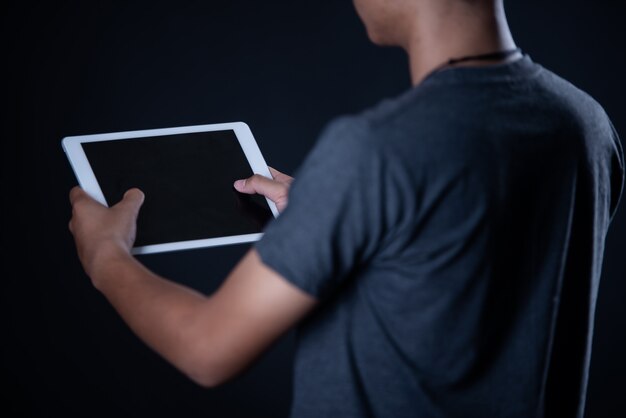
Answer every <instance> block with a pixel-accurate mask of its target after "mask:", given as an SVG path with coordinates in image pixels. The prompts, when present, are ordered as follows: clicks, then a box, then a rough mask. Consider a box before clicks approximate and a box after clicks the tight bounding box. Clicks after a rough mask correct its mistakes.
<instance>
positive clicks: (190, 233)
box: [82, 130, 272, 247]
mask: <svg viewBox="0 0 626 418" xmlns="http://www.w3.org/2000/svg"><path fill="white" fill-rule="evenodd" d="M82 146H83V149H84V151H85V154H86V155H87V159H88V160H89V163H90V164H91V167H92V168H93V171H94V174H95V176H96V179H97V180H98V183H99V185H100V188H101V189H102V192H103V194H104V197H105V199H106V201H107V203H108V204H109V206H112V205H114V204H115V203H117V202H118V201H119V200H120V199H121V198H122V196H123V194H124V192H125V191H126V190H128V189H129V188H131V187H138V188H140V189H141V190H142V191H143V192H144V193H145V195H146V199H145V201H144V204H143V206H142V208H141V211H140V213H139V218H138V220H137V239H136V241H135V246H137V247H141V246H144V245H151V244H164V243H168V242H174V241H187V240H195V239H205V238H216V237H223V236H232V235H241V234H250V233H258V232H261V231H262V230H263V227H264V226H265V224H266V222H267V221H268V220H269V219H271V218H272V212H271V210H270V208H269V206H268V204H267V202H266V200H265V198H264V197H263V196H259V195H246V194H242V193H239V192H237V191H236V190H235V189H234V188H233V182H234V181H235V180H237V179H240V178H246V177H249V176H251V175H252V174H253V172H252V169H251V168H250V165H249V164H248V161H247V160H246V157H245V155H244V153H243V150H242V149H241V146H240V145H239V141H238V140H237V137H236V136H235V132H234V131H232V130H225V131H214V132H199V133H186V134H177V135H166V136H157V137H149V138H133V139H120V140H115V141H99V142H86V143H83V144H82Z"/></svg>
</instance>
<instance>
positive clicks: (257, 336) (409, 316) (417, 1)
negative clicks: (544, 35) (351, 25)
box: [70, 0, 624, 418]
mask: <svg viewBox="0 0 626 418" xmlns="http://www.w3.org/2000/svg"><path fill="white" fill-rule="evenodd" d="M355 5H356V9H357V12H358V14H359V15H360V17H361V18H362V20H363V22H364V23H365V26H366V28H367V32H368V35H369V37H370V38H371V40H372V41H373V42H375V43H376V44H380V45H395V46H400V47H402V48H404V49H405V50H406V52H407V53H408V56H409V62H410V71H411V78H412V83H413V87H412V88H411V89H410V90H408V91H407V92H405V93H404V94H402V95H400V96H399V97H396V98H394V99H391V100H387V101H385V102H383V103H381V104H380V105H379V106H377V107H375V108H373V109H370V110H367V111H365V112H363V113H361V114H358V115H352V116H346V117H342V118H339V119H337V120H336V121H334V122H333V123H331V124H330V125H329V126H328V127H327V128H326V130H325V131H324V133H323V134H322V136H321V138H320V139H319V141H318V143H317V144H316V146H315V148H314V149H313V151H312V152H311V154H310V155H309V156H308V157H307V159H306V161H305V162H304V164H303V165H302V166H301V167H300V169H299V172H298V174H297V175H296V179H295V180H293V179H292V178H291V177H289V176H287V175H284V174H282V173H280V172H278V171H276V170H273V171H272V175H273V177H274V179H273V180H272V179H266V178H263V177H259V176H253V177H251V178H249V179H240V180H238V181H237V182H235V187H236V188H237V190H239V191H240V192H244V193H261V194H264V195H266V196H268V197H269V198H270V199H272V200H274V201H275V202H276V203H277V204H278V207H279V210H280V211H281V215H280V216H279V217H278V219H276V220H275V221H273V222H272V223H271V224H270V225H269V226H268V227H267V228H266V231H265V235H264V237H263V238H262V239H261V241H259V242H258V243H256V245H255V246H254V247H253V248H251V249H250V251H249V252H248V253H247V254H246V256H245V257H244V258H243V259H242V260H241V262H240V263H239V264H238V265H237V266H236V267H235V268H234V270H233V271H232V272H231V273H230V274H229V276H228V277H227V278H226V280H225V282H224V284H223V285H222V286H221V288H220V289H219V290H218V291H217V292H216V293H215V294H213V295H210V296H208V297H206V296H204V295H201V294H199V293H196V292H194V291H192V290H190V289H188V288H185V287H183V286H181V285H178V284H175V283H173V282H171V281H168V280H166V279H164V278H161V277H158V276H156V275H155V274H153V273H152V272H150V271H149V270H147V269H146V268H145V267H144V266H142V265H141V264H140V263H139V262H138V261H136V260H135V259H134V258H133V257H132V256H131V255H130V253H129V249H130V248H131V246H132V243H133V239H134V231H135V220H136V217H137V216H138V214H139V209H140V206H141V203H142V201H143V194H142V193H141V192H140V191H138V190H136V189H133V190H129V191H128V192H127V193H126V195H125V196H124V198H123V200H122V201H121V202H119V203H118V204H117V205H115V206H113V207H112V208H110V209H109V208H105V207H103V206H101V205H100V204H98V203H96V202H95V201H94V200H92V199H91V198H89V197H88V196H87V195H86V194H85V193H84V192H83V191H82V190H81V189H79V188H74V189H73V190H72V191H71V193H70V199H71V202H72V205H73V217H72V220H71V221H70V230H71V231H72V233H73V234H74V237H75V240H76V246H77V250H78V254H79V257H80V260H81V262H82V264H83V266H84V268H85V271H86V272H87V274H88V275H89V276H90V277H91V279H92V281H93V284H94V285H95V286H96V287H97V288H98V289H99V290H100V291H101V292H102V293H103V294H104V295H105V296H106V297H107V298H108V300H109V301H110V302H111V304H112V305H113V307H114V308H115V309H116V310H117V311H118V312H119V313H120V315H121V316H122V318H123V319H124V320H125V321H126V322H127V323H128V325H129V326H130V327H131V328H132V329H133V330H134V332H135V333H136V334H137V335H138V336H139V337H140V338H141V339H142V340H144V341H145V342H146V343H147V344H148V345H149V346H150V347H152V348H153V349H154V350H156V351H157V352H159V353H160V354H161V355H162V356H163V357H164V358H165V359H167V360H168V361H170V362H171V363H172V364H174V365H175V366H176V367H178V368H179V369H180V370H181V371H182V372H184V373H186V374H187V375H188V376H189V377H190V378H192V379H193V380H195V381H196V382H198V383H199V384H201V385H204V386H207V387H211V386H215V385H218V384H220V383H222V382H224V381H225V380H227V379H229V378H230V377H232V376H234V375H235V374H237V373H238V372H239V371H241V370H242V369H243V368H245V367H246V366H247V365H249V364H250V363H251V362H252V361H253V360H254V359H255V357H257V356H258V355H259V353H261V352H262V351H263V350H265V349H266V348H267V347H268V346H269V345H270V344H272V342H273V341H275V340H276V338H278V337H279V336H280V335H281V334H283V333H284V332H286V331H287V330H289V329H290V328H291V327H293V326H296V325H298V347H297V352H296V357H295V372H294V373H295V376H294V400H293V406H292V415H293V416H294V417H360V416H376V417H396V418H397V417H404V416H424V417H432V416H437V417H456V416H462V417H474V416H475V417H496V416H497V417H500V416H502V417H504V416H506V417H531V416H533V417H534V416H559V417H567V416H581V415H582V414H583V411H584V399H585V393H586V382H587V374H588V369H589V358H590V353H591V340H592V329H593V314H594V309H595V300H596V295H597V291H598V281H599V278H600V271H601V264H602V254H603V250H604V238H605V235H606V232H607V229H608V227H609V223H610V221H611V219H612V217H613V215H614V213H615V211H616V208H617V205H618V201H619V198H620V195H621V191H622V187H623V181H624V157H623V151H622V149H621V145H620V142H619V139H618V137H617V134H616V133H615V131H614V130H613V128H612V125H611V123H610V121H609V119H608V117H607V116H606V114H605V113H604V111H603V110H602V108H601V106H600V105H599V104H598V103H596V102H595V101H594V100H593V99H592V98H590V97H589V96H588V95H586V94H585V93H584V92H582V91H580V90H578V89H577V88H575V87H573V86H572V85H571V84H569V83H567V82H566V81H564V80H563V79H561V78H559V77H558V76H556V75H555V74H553V73H551V72H550V71H548V70H546V69H544V68H543V67H541V66H540V65H538V64H536V63H534V62H533V61H532V60H531V59H530V57H529V56H527V55H524V54H522V53H521V52H520V50H519V49H517V48H516V45H515V43H514V41H513V38H512V36H511V34H510V31H509V28H508V25H507V22H506V18H505V13H504V9H503V4H502V1H501V0H357V1H355ZM233 180H235V179H233ZM292 180H293V183H292ZM148 198H149V197H148ZM139 216H141V215H140V214H139ZM304 318H306V321H303V319H304Z"/></svg>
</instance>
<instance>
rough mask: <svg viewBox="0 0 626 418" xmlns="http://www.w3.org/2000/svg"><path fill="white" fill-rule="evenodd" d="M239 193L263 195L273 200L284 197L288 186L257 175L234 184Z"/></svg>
mask: <svg viewBox="0 0 626 418" xmlns="http://www.w3.org/2000/svg"><path fill="white" fill-rule="evenodd" d="M234 187H235V189H236V190H237V191H239V192H242V193H247V194H254V193H258V194H262V195H263V196H266V197H269V198H270V199H271V200H274V199H277V198H279V197H280V196H282V195H283V194H284V193H285V191H286V186H285V185H284V184H282V183H280V182H278V181H276V180H272V179H268V178H267V177H264V176H262V175H260V174H255V175H253V176H251V177H248V178H247V179H243V180H237V181H236V182H235V184H234Z"/></svg>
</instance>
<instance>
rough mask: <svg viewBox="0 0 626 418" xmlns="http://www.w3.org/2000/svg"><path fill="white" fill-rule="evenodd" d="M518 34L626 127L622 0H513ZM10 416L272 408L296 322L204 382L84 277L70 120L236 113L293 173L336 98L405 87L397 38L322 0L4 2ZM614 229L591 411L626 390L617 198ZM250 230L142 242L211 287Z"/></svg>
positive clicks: (355, 107) (231, 413)
mask: <svg viewBox="0 0 626 418" xmlns="http://www.w3.org/2000/svg"><path fill="white" fill-rule="evenodd" d="M505 3H506V5H507V10H508V16H509V21H510V24H511V28H512V31H513V34H514V37H515V39H516V41H517V43H518V44H519V45H520V46H521V47H522V48H523V49H524V50H525V51H526V52H527V53H529V54H531V56H532V58H533V59H534V60H536V61H538V62H540V63H541V64H543V65H544V66H545V67H547V68H549V69H551V70H553V71H555V72H557V73H558V74H561V75H562V76H564V77H565V78H567V79H568V80H570V81H571V82H573V83H574V84H575V85H577V86H579V87H581V88H583V89H584V90H586V91H587V92H589V93H590V94H591V95H592V96H594V97H595V98H596V99H597V100H598V101H599V102H600V103H601V104H602V105H603V106H604V107H605V109H606V110H607V112H608V114H609V116H610V117H611V118H612V120H613V122H614V124H615V126H616V128H617V130H618V132H620V133H621V134H622V136H626V101H625V100H624V92H625V84H626V82H625V81H624V78H623V77H624V74H626V26H624V25H623V19H624V16H625V13H624V11H623V6H622V5H621V3H622V2H620V1H593V2H590V1H565V0H558V1H557V0H553V1H539V0H524V1H522V0H510V1H508V2H505ZM1 10H2V17H1V22H0V23H1V26H0V27H1V29H0V30H1V31H2V36H1V38H0V39H2V49H1V52H2V66H3V69H4V70H5V71H4V74H5V75H4V76H3V77H4V78H3V89H2V94H1V96H2V98H3V105H4V106H3V112H2V118H3V121H2V124H1V128H2V136H1V138H2V148H1V170H2V171H1V173H2V181H1V183H0V184H1V189H0V190H1V193H0V195H1V196H2V202H1V203H2V204H1V206H0V208H1V216H0V219H1V222H2V224H1V227H2V229H1V237H2V262H1V263H0V266H1V268H2V270H1V282H0V283H1V286H2V293H1V296H0V297H1V305H0V306H1V308H0V309H1V311H0V318H1V321H2V323H1V324H0V330H1V332H2V337H1V341H2V366H1V369H0V375H1V376H2V384H3V387H4V388H8V389H5V390H4V392H3V397H4V398H6V399H5V400H3V402H2V407H1V408H2V409H3V410H2V411H1V412H0V413H1V414H2V416H34V417H45V416H66V417H73V416H91V417H99V416H111V415H116V416H144V415H145V416H148V414H149V415H150V416H152V417H170V416H185V417H195V416H215V417H239V416H240V417H252V416H255V417H265V416H268V417H269V416H272V417H281V416H285V415H286V413H287V411H288V408H289V402H290V400H289V399H290V390H291V389H290V384H291V380H290V372H291V369H290V368H291V356H292V349H293V339H292V335H291V334H289V335H287V336H285V337H284V338H283V339H282V340H281V341H280V342H279V343H278V344H277V345H276V346H275V347H274V348H273V349H272V350H270V351H269V352H268V353H267V354H266V355H265V356H264V357H263V358H262V359H261V361H260V362H259V363H258V364H257V365H255V366H254V367H253V368H252V369H250V370H249V371H248V372H247V373H245V374H244V375H243V376H241V377H239V378H237V379H236V380H234V381H233V382H231V383H229V384H227V385H225V386H223V387H221V388H218V389H214V390H204V389H200V388H198V387H196V386H195V385H194V384H192V383H190V382H189V381H188V380H187V379H186V378H185V377H184V376H182V375H181V374H180V373H178V372H177V371H176V370H175V369H174V368H172V367H171V366H170V365H169V364H167V363H166V362H165V361H163V360H162V359H161V358H160V357H158V356H157V355H156V354H154V353H153V352H151V351H150V350H149V349H148V348H146V347H145V346H144V345H143V343H141V342H140V341H139V340H138V339H137V338H136V337H135V336H134V335H133V334H132V333H131V332H130V331H129V330H128V329H127V328H126V326H125V325H124V324H123V322H122V321H121V320H120V319H119V318H118V316H117V314H116V313H115V312H114V311H113V310H112V308H111V307H110V306H109V305H108V304H107V302H106V301H105V300H104V298H103V297H102V295H101V294H99V293H98V292H97V291H96V290H94V289H93V288H92V286H91V284H90V283H89V280H88V278H87V277H86V276H85V275H84V273H83V271H82V269H81V267H80V265H79V263H78V261H77V258H76V254H75V250H74V247H73V242H72V239H71V236H70V235H69V232H68V230H67V221H68V220H69V217H70V206H69V203H68V200H67V194H68V191H69V189H70V188H71V187H72V186H73V185H74V184H75V179H74V177H73V174H72V172H71V169H70V167H69V164H68V163H67V160H66V159H65V155H64V154H63V152H62V149H61V144H60V140H61V138H62V137H64V136H68V135H81V134H91V133H102V132H113V131H122V130H135V129H150V128H161V127H169V126H181V125H195V124H205V123H213V122H227V121H236V120H242V121H245V122H247V123H248V124H249V125H250V126H251V128H252V132H253V133H254V135H255V137H256V139H257V141H258V143H259V146H260V148H261V150H262V152H263V154H264V156H265V158H266V160H267V161H268V163H269V164H270V165H273V166H274V167H276V168H278V169H280V170H283V171H285V172H287V173H292V172H293V171H294V170H295V169H296V168H297V167H298V166H299V164H300V163H301V162H302V160H303V158H304V156H305V155H306V153H307V152H308V150H309V149H310V148H311V146H312V145H313V143H314V141H315V139H316V137H317V135H318V133H319V132H320V130H321V129H322V127H323V125H324V124H325V123H326V122H327V121H328V120H329V119H330V118H332V117H334V116H336V115H338V114H341V113H346V112H356V111H359V110H361V109H364V108H366V107H368V106H371V105H373V104H375V103H376V102H377V101H378V100H380V99H382V98H384V97H389V96H393V95H396V94H398V93H400V92H402V91H403V90H405V89H407V88H408V87H409V77H408V72H407V67H406V59H405V57H404V55H403V54H402V53H401V52H400V51H399V50H395V49H381V48H377V47H375V46H373V45H371V44H370V43H369V42H368V40H367V38H366V35H365V32H364V29H363V27H362V25H361V23H360V22H359V20H358V18H357V16H356V14H355V12H354V11H353V8H352V5H351V3H350V2H349V1H347V0H328V1H319V0H318V1H293V0H283V1H273V2H261V1H239V0H237V1H228V2H216V1H207V0H205V1H161V0H152V1H135V2H126V1H118V2H114V1H110V2H90V1H67V2H44V1H32V2H18V1H14V2H12V3H9V4H8V5H7V4H5V5H3V6H2V9H1ZM624 206H625V205H624V204H622V205H621V208H620V210H619V212H618V214H617V216H616V218H615V219H614V221H613V224H612V229H611V230H610V232H609V235H608V237H607V247H606V253H605V263H604V270H603V271H604V276H603V279H602V283H601V286H600V294H599V299H598V309H597V316H596V334H595V339H594V355H593V358H592V368H591V379H590V385H589V397H588V405H587V411H588V416H590V417H603V416H615V414H616V413H617V414H619V412H617V411H623V410H625V409H626V401H625V399H626V398H625V397H624V396H623V394H624V388H625V387H624V383H623V382H624V380H625V379H626V361H625V360H624V358H623V356H624V353H626V334H625V333H624V330H625V329H626V304H625V303H624V296H625V294H626V284H625V279H626V263H625V262H624V259H625V257H624V256H625V255H626V254H625V249H626V209H624ZM247 248H248V246H247V245H237V246H230V247H223V248H212V249H204V250H195V251H187V252H178V253H171V254H159V255H152V256H144V257H143V258H142V261H144V262H145V263H146V264H147V265H148V266H149V267H151V268H153V269H154V270H155V271H157V272H158V273H160V274H163V275H166V276H168V277H171V278H172V279H174V280H177V281H180V282H182V283H186V284H188V285H190V286H193V287H195V288H197V289H200V290H202V291H205V292H210V291H212V290H213V289H214V288H215V287H216V286H217V285H219V283H220V281H221V280H222V279H223V278H224V277H225V275H226V274H227V273H228V272H229V271H230V269H231V268H232V267H233V266H234V265H235V263H236V262H237V260H238V259H239V258H240V257H241V256H242V255H243V253H244V252H245V251H246V249H247Z"/></svg>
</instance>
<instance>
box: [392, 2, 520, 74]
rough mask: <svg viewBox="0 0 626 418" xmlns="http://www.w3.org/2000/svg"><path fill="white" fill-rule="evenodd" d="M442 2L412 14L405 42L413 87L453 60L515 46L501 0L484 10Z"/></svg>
mask: <svg viewBox="0 0 626 418" xmlns="http://www.w3.org/2000/svg"><path fill="white" fill-rule="evenodd" d="M441 3H442V4H445V5H446V6H442V7H437V6H435V7H432V8H431V10H428V11H418V12H417V13H416V14H415V15H416V18H415V20H414V22H413V24H412V25H411V26H410V28H411V30H410V31H409V34H410V35H409V36H408V39H407V42H405V43H404V49H405V50H406V51H407V53H408V55H409V65H410V70H411V81H412V84H413V85H414V86H415V85H417V84H419V83H420V82H421V81H422V80H423V79H424V78H425V77H426V76H427V75H428V74H429V73H430V72H432V71H434V70H435V69H436V68H438V67H440V66H441V65H442V64H445V63H447V62H448V61H449V60H450V59H452V58H460V57H463V56H474V55H481V54H486V53H491V52H496V51H502V50H509V49H514V48H515V47H516V46H515V42H514V41H513V37H512V36H511V32H510V30H509V26H508V23H507V21H506V16H505V13H504V8H503V6H502V2H501V1H494V2H493V3H490V4H489V6H485V7H483V8H478V7H472V6H470V5H468V4H466V3H464V2H452V3H450V2H441ZM450 4H453V5H454V6H450ZM518 57H519V54H515V55H513V56H510V57H508V58H506V59H504V60H503V59H500V60H497V59H495V60H488V61H465V62H462V63H458V64H455V65H457V66H481V65H492V64H496V63H499V62H506V61H508V60H514V59H516V58H518Z"/></svg>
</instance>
